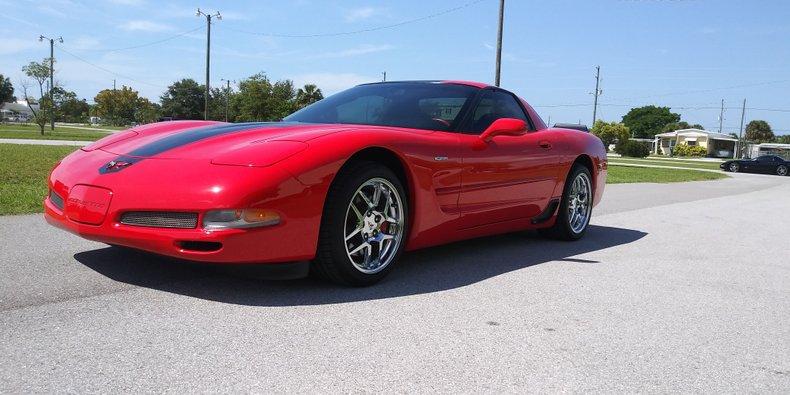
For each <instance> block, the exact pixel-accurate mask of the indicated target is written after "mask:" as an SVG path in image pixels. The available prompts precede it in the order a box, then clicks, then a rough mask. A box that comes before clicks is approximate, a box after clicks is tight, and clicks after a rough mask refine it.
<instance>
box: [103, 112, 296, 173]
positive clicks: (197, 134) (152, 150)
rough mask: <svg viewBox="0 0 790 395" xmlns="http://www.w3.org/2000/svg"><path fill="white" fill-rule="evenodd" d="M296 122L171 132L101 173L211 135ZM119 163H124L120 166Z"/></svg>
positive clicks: (220, 126)
mask: <svg viewBox="0 0 790 395" xmlns="http://www.w3.org/2000/svg"><path fill="white" fill-rule="evenodd" d="M294 124H297V122H251V123H236V124H230V125H228V124H223V125H219V126H209V127H205V128H197V129H189V130H187V131H184V132H180V133H175V134H171V135H168V136H166V137H163V138H161V139H159V140H156V141H152V142H150V143H148V144H145V145H143V146H140V147H138V148H135V149H134V150H132V151H130V152H129V153H128V154H124V155H119V156H118V157H117V158H115V159H114V160H112V161H110V162H108V163H107V164H105V165H103V166H102V167H100V168H99V173H101V174H104V173H114V172H117V171H120V170H122V169H124V168H126V167H128V166H129V165H132V164H134V163H137V162H140V161H141V160H143V159H145V158H147V157H151V156H156V155H159V154H161V153H163V152H166V151H170V150H172V149H174V148H179V147H183V146H185V145H187V144H192V143H195V142H198V141H201V140H205V139H208V138H211V137H216V136H221V135H224V134H230V133H234V132H243V131H247V130H251V129H261V128H273V127H282V126H288V125H294ZM118 164H122V165H120V166H119V165H118Z"/></svg>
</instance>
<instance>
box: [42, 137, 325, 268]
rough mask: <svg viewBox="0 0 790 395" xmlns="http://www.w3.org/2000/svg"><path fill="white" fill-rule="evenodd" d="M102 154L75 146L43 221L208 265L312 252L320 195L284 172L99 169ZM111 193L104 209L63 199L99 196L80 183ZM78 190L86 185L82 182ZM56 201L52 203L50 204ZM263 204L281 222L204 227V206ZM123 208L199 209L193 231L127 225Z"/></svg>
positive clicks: (53, 182) (155, 166) (52, 184)
mask: <svg viewBox="0 0 790 395" xmlns="http://www.w3.org/2000/svg"><path fill="white" fill-rule="evenodd" d="M106 156H108V155H105V154H103V153H101V152H96V151H94V152H79V151H78V152H77V153H75V154H72V155H70V156H69V157H67V158H66V159H64V161H63V163H61V164H59V165H58V166H57V167H56V168H55V169H54V170H53V172H52V174H51V175H50V178H49V180H48V184H49V188H50V191H52V192H54V193H55V194H57V195H58V196H59V197H60V199H56V200H61V199H62V200H63V201H65V208H64V204H63V201H57V202H53V201H52V200H51V198H50V197H47V198H46V199H45V200H44V217H45V219H46V221H47V222H48V223H50V224H52V225H54V226H56V227H58V228H61V229H64V230H66V231H68V232H71V233H74V234H76V235H78V236H81V237H83V238H86V239H89V240H94V241H99V242H102V243H107V244H113V245H121V246H126V247H131V248H135V249H139V250H144V251H148V252H152V253H155V254H160V255H166V256H171V257H175V258H181V259H187V260H192V261H199V262H212V263H282V262H298V261H307V260H310V259H312V258H313V257H314V255H315V251H316V244H317V238H318V237H317V235H318V228H319V226H320V210H321V208H322V204H321V200H320V196H319V195H316V194H314V193H310V190H309V189H308V188H306V187H305V186H304V185H303V184H301V183H300V182H299V181H297V180H296V179H295V178H293V177H292V176H291V175H290V174H288V173H287V172H285V171H282V170H278V169H275V168H266V169H255V168H246V167H237V166H218V165H212V164H207V163H206V164H204V163H200V162H197V161H195V162H189V163H185V162H181V161H175V160H155V159H152V160H146V161H142V162H140V163H136V164H135V165H133V166H130V167H129V168H128V169H124V170H123V171H120V172H117V173H113V174H99V173H98V172H97V171H96V169H97V168H98V166H97V164H98V163H101V162H105V161H106V160H107V157H106ZM82 187H87V188H88V189H90V190H98V189H102V190H106V191H109V194H110V197H109V198H108V199H106V200H104V201H101V202H99V203H106V209H105V208H104V207H102V210H106V213H100V214H98V215H96V212H95V210H94V211H93V212H88V211H91V210H89V209H87V210H83V212H82V213H81V215H74V211H73V210H71V209H69V204H72V203H74V202H75V201H76V202H78V203H77V204H83V203H91V204H93V203H94V201H97V202H98V199H97V198H96V197H95V196H91V195H90V194H88V193H82V192H80V191H81V188H82ZM82 189H83V190H84V189H86V188H82ZM56 203H57V204H56ZM248 207H250V208H256V207H259V208H266V209H269V210H273V211H276V212H277V213H279V214H280V216H281V218H282V220H281V222H280V223H279V224H277V225H273V226H267V227H259V228H245V229H214V230H209V229H203V228H202V225H201V223H202V219H203V215H204V213H205V212H206V211H209V210H215V209H229V208H248ZM128 211H178V212H193V213H198V222H197V226H196V227H195V228H192V229H181V228H162V227H149V226H139V225H128V224H124V223H122V222H121V217H122V215H123V214H124V213H125V212H128Z"/></svg>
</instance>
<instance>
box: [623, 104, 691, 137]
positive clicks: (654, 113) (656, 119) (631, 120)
mask: <svg viewBox="0 0 790 395" xmlns="http://www.w3.org/2000/svg"><path fill="white" fill-rule="evenodd" d="M679 121H680V114H676V113H673V112H671V111H670V109H669V107H656V106H652V105H651V106H644V107H638V108H632V109H631V111H629V112H628V114H625V115H624V116H623V123H624V124H625V126H627V127H628V129H630V130H631V132H632V133H633V136H634V137H639V138H653V137H655V135H657V134H659V133H661V131H662V130H663V129H664V127H665V126H667V125H668V124H671V123H675V122H679Z"/></svg>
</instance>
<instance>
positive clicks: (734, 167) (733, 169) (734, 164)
mask: <svg viewBox="0 0 790 395" xmlns="http://www.w3.org/2000/svg"><path fill="white" fill-rule="evenodd" d="M727 169H729V170H730V171H731V172H733V173H737V172H738V170H739V169H740V166H738V163H737V162H732V163H730V165H729V166H727Z"/></svg>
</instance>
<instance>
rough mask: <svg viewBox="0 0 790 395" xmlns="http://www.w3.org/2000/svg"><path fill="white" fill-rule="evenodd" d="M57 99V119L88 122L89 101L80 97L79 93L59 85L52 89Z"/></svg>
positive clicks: (53, 95)
mask: <svg viewBox="0 0 790 395" xmlns="http://www.w3.org/2000/svg"><path fill="white" fill-rule="evenodd" d="M52 97H53V98H54V99H55V103H54V104H55V108H56V109H57V111H56V112H55V120H57V121H62V122H87V121H88V116H89V115H88V114H89V108H90V107H89V106H88V102H87V101H86V100H85V99H81V100H80V99H78V98H77V94H76V93H74V92H71V91H67V90H65V89H63V88H61V87H59V86H56V87H55V88H54V89H53V90H52Z"/></svg>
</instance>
